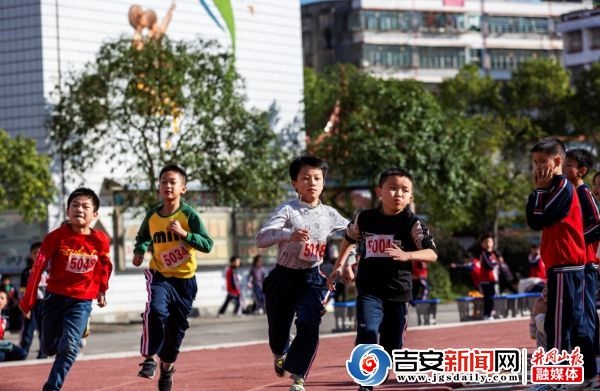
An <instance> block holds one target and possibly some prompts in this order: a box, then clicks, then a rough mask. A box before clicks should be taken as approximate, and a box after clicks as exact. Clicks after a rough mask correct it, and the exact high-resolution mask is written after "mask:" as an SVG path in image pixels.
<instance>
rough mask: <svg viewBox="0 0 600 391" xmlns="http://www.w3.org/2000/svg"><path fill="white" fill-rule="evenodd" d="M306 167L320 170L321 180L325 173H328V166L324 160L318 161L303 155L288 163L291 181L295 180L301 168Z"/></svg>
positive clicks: (315, 158)
mask: <svg viewBox="0 0 600 391" xmlns="http://www.w3.org/2000/svg"><path fill="white" fill-rule="evenodd" d="M306 166H309V167H313V168H318V169H320V170H321V171H323V179H325V177H327V171H329V166H328V165H327V162H326V161H325V160H323V159H320V158H318V157H316V156H310V155H303V156H298V157H297V158H295V159H294V160H292V162H291V163H290V170H289V171H290V178H291V179H292V180H293V181H295V180H297V179H298V174H299V173H300V170H301V169H302V167H306Z"/></svg>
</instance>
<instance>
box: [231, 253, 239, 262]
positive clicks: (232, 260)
mask: <svg viewBox="0 0 600 391" xmlns="http://www.w3.org/2000/svg"><path fill="white" fill-rule="evenodd" d="M236 259H240V257H239V256H238V255H232V256H231V257H230V258H229V263H234V262H235V260H236Z"/></svg>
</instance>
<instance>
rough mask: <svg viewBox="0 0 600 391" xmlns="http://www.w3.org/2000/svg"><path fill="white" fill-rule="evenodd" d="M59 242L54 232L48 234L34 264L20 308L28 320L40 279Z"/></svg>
mask: <svg viewBox="0 0 600 391" xmlns="http://www.w3.org/2000/svg"><path fill="white" fill-rule="evenodd" d="M57 242H58V241H57V240H54V235H53V233H52V232H51V233H50V234H48V236H46V239H44V241H43V242H42V246H41V247H40V251H39V253H38V256H37V258H36V260H35V262H34V263H33V267H32V268H31V274H30V275H29V280H28V281H27V288H26V289H25V294H24V295H23V298H21V302H20V303H19V308H21V311H23V314H24V315H25V317H26V318H29V316H30V313H31V309H32V308H33V305H34V304H35V301H36V300H37V290H38V285H39V284H40V279H41V278H42V273H43V272H44V270H46V267H47V266H48V262H49V261H50V258H51V257H52V254H54V250H55V247H54V246H55V245H56V243H57Z"/></svg>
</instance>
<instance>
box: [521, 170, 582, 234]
mask: <svg viewBox="0 0 600 391" xmlns="http://www.w3.org/2000/svg"><path fill="white" fill-rule="evenodd" d="M573 191H574V189H573V186H572V185H569V181H567V179H566V178H565V177H563V176H555V177H554V178H552V182H551V183H550V187H548V188H539V189H535V190H534V192H533V193H531V194H530V195H529V199H528V200H527V208H526V211H527V224H528V225H529V227H531V229H533V230H537V231H540V230H542V229H543V228H544V227H548V226H550V225H552V224H554V223H556V222H558V221H560V220H561V219H563V218H564V217H565V216H566V215H567V214H568V213H569V209H570V208H571V201H572V199H573Z"/></svg>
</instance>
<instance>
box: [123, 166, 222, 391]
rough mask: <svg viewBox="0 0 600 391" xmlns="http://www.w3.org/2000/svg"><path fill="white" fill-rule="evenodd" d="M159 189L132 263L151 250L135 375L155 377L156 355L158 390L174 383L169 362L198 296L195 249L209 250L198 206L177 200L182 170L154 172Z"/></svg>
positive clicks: (184, 177) (184, 178) (184, 179)
mask: <svg viewBox="0 0 600 391" xmlns="http://www.w3.org/2000/svg"><path fill="white" fill-rule="evenodd" d="M158 180H159V186H158V193H159V196H160V197H161V198H162V204H160V205H158V206H157V207H155V208H153V209H151V210H150V211H148V213H147V214H146V217H145V218H144V221H143V222H142V225H141V226H140V229H139V231H138V233H137V236H136V243H135V248H134V254H135V256H134V257H133V265H134V266H140V265H141V264H142V262H143V261H144V253H145V252H146V251H151V252H152V259H151V260H150V266H149V269H147V270H145V272H144V274H145V276H146V289H147V290H148V302H147V303H146V309H145V311H144V313H143V315H142V318H143V331H142V340H141V349H140V351H141V354H142V356H144V357H145V360H144V362H143V363H141V364H140V366H141V367H142V369H140V371H139V373H138V376H140V377H146V378H148V379H153V378H154V374H155V372H156V357H157V356H158V357H159V358H160V360H161V366H160V378H159V380H158V389H159V390H161V391H168V390H170V389H171V386H172V385H173V373H174V372H175V367H174V365H173V363H174V362H175V361H176V360H177V355H178V354H179V347H180V346H181V342H182V341H183V337H184V335H185V330H187V329H188V327H189V323H188V321H187V317H188V315H189V314H190V312H191V311H192V302H193V301H194V298H195V297H196V292H197V286H196V275H195V272H196V266H197V263H196V251H202V252H205V253H207V252H209V251H210V250H211V249H212V246H213V241H212V239H211V238H210V237H209V236H208V233H207V232H206V228H205V227H204V224H203V223H202V220H201V219H200V215H199V214H198V212H196V210H195V209H194V208H193V207H192V206H190V205H188V204H186V203H185V202H182V201H181V195H182V194H185V192H186V190H187V187H186V184H187V175H186V173H185V171H184V170H183V168H181V167H179V166H177V165H175V164H169V165H166V166H165V167H163V169H162V170H161V171H160V175H159V176H158Z"/></svg>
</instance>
